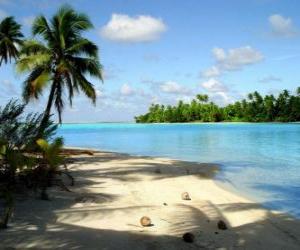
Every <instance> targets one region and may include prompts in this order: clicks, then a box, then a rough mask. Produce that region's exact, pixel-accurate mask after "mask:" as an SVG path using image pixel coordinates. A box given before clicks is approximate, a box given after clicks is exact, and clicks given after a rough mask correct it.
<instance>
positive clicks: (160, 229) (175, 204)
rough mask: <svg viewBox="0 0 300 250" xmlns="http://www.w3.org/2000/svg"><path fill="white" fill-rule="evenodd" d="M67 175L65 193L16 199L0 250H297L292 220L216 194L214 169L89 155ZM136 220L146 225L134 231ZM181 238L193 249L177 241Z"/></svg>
mask: <svg viewBox="0 0 300 250" xmlns="http://www.w3.org/2000/svg"><path fill="white" fill-rule="evenodd" d="M68 168H69V169H70V172H71V174H72V175H73V176H74V178H75V185H74V186H73V187H70V190H71V192H66V191H62V190H60V189H59V188H56V187H54V188H51V190H49V194H50V197H51V201H41V200H38V199H35V198H33V197H31V196H28V197H27V198H25V199H24V197H23V199H22V200H21V199H18V200H17V203H16V209H15V213H14V217H13V218H12V221H11V223H10V227H9V229H7V230H5V231H1V232H0V249H128V250H129V249H273V250H274V249H299V248H300V222H299V220H296V219H295V218H293V217H291V216H289V215H286V214H283V213H279V212H274V211H269V210H266V209H263V208H262V207H261V206H260V205H259V204H257V203H255V202H253V201H250V200H248V199H246V198H243V197H241V196H240V195H237V194H234V193H232V192H231V191H228V190H225V189H223V188H221V187H220V186H218V185H217V184H216V182H215V181H214V180H213V176H214V174H215V173H216V171H217V170H218V168H217V166H214V165H210V164H204V163H203V164H197V163H189V162H182V161H176V160H169V159H162V158H153V157H135V156H130V155H125V154H117V153H108V152H97V153H94V155H76V156H73V157H72V163H70V164H68ZM67 181H68V180H66V182H67ZM183 192H188V193H189V195H190V197H191V200H182V199H181V194H182V193H183ZM142 216H149V217H150V218H151V220H152V223H153V225H152V226H151V227H142V226H141V225H140V223H139V220H140V218H141V217H142ZM219 220H223V221H224V222H225V223H226V224H227V225H228V229H227V230H219V229H218V227H217V223H218V221H219ZM186 232H191V233H193V234H194V235H195V241H194V243H186V242H184V241H183V240H182V235H183V234H184V233H186Z"/></svg>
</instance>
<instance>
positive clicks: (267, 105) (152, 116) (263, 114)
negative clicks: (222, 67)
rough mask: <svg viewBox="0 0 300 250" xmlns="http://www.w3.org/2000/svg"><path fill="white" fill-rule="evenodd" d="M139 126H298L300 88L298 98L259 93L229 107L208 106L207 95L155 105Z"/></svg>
mask: <svg viewBox="0 0 300 250" xmlns="http://www.w3.org/2000/svg"><path fill="white" fill-rule="evenodd" d="M135 120H136V122H137V123H155V122H156V123H162V122H195V121H199V122H221V121H231V122H238V121H240V122H296V121H300V87H299V88H298V89H297V91H296V95H291V94H290V93H289V92H288V91H287V90H284V91H282V92H281V93H280V94H279V95H278V96H277V97H275V96H274V95H266V96H261V95H260V94H259V93H258V92H257V91H255V92H254V93H250V94H249V95H248V99H247V100H246V99H243V100H242V101H237V102H235V103H234V104H229V105H227V106H225V107H220V106H218V105H216V104H214V103H213V102H208V96H207V95H197V98H196V99H193V100H192V101H191V103H183V101H179V102H178V104H177V106H170V105H169V106H164V105H159V104H152V105H151V106H150V108H149V111H148V113H146V114H144V115H140V116H137V117H135Z"/></svg>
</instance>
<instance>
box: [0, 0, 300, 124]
mask: <svg viewBox="0 0 300 250" xmlns="http://www.w3.org/2000/svg"><path fill="white" fill-rule="evenodd" d="M63 3H70V4H71V5H72V6H73V7H74V8H75V9H76V10H78V11H81V12H84V13H86V14H88V15H89V16H90V18H91V20H92V22H93V24H94V26H95V29H94V30H92V31H90V32H88V33H86V36H87V37H88V38H89V39H91V40H93V41H94V42H95V43H96V44H97V45H99V47H100V58H101V63H102V64H103V66H104V75H105V81H104V84H102V83H101V82H97V81H95V80H93V83H94V84H95V87H96V89H97V94H98V99H97V105H96V106H93V105H91V104H90V102H89V101H88V100H87V99H86V98H85V97H84V96H81V95H79V96H77V97H76V98H75V100H74V105H73V107H72V108H70V107H68V106H67V105H66V109H65V111H64V113H63V121H64V122H98V121H132V120H133V117H134V116H135V115H138V114H141V113H144V112H145V111H146V110H147V108H148V106H149V105H150V104H151V103H152V102H158V103H163V104H174V103H176V102H177V101H178V100H179V99H183V100H186V101H189V100H191V99H192V98H193V97H194V96H195V95H196V94H198V93H206V94H208V95H209V96H210V99H211V100H213V101H215V102H216V103H218V104H220V105H225V104H227V103H231V102H233V101H235V100H238V99H241V98H243V97H245V95H246V94H247V93H248V92H252V91H255V90H258V91H260V92H261V93H263V94H269V93H274V94H277V93H278V91H279V90H282V89H288V90H290V91H294V90H295V89H296V87H298V86H300V71H299V63H298V62H299V60H300V43H299V42H300V17H299V13H298V12H299V8H300V2H299V1H297V0H252V1H250V0H249V1H241V0H226V1H219V0H206V1H205V0H202V1H199V0H188V1H179V0H178V1H177V0H164V1H161V0H148V1H142V0H127V1H125V0H119V1H117V0H110V1H102V0H89V1H83V0H73V1H59V0H52V1H51V0H39V1H38V0H36V1H35V0H0V17H2V18H3V17H4V16H7V15H14V16H15V17H16V19H17V20H18V21H19V22H20V23H21V24H22V25H23V31H24V33H25V34H26V36H28V37H29V36H31V32H30V25H31V23H32V20H33V19H34V17H35V16H36V15H38V14H44V15H46V16H48V17H50V16H51V15H52V14H53V13H54V12H55V11H56V10H57V8H58V7H59V6H60V5H62V4H63ZM23 79H24V76H20V75H17V74H16V73H15V70H14V65H13V64H11V65H7V66H2V67H1V69H0V83H1V84H0V105H2V104H4V103H5V102H6V101H7V100H8V99H9V98H10V97H20V93H21V85H22V81H23ZM47 94H48V93H47V92H45V94H44V98H42V99H41V100H39V101H35V102H33V103H32V104H30V105H29V106H28V110H29V111H42V110H43V108H44V107H45V99H46V98H47ZM66 104H67V103H66Z"/></svg>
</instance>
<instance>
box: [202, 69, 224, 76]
mask: <svg viewBox="0 0 300 250" xmlns="http://www.w3.org/2000/svg"><path fill="white" fill-rule="evenodd" d="M220 74H221V71H220V69H219V68H218V67H217V66H212V67H210V68H209V69H207V70H204V71H203V72H202V76H203V77H207V78H209V77H216V76H219V75H220Z"/></svg>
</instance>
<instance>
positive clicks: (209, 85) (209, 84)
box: [201, 78, 227, 92]
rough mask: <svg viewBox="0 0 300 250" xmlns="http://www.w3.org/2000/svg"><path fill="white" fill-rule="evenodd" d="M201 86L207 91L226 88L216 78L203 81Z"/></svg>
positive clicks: (223, 90) (224, 89)
mask: <svg viewBox="0 0 300 250" xmlns="http://www.w3.org/2000/svg"><path fill="white" fill-rule="evenodd" d="M201 86H202V87H203V88H204V89H206V90H207V91H208V92H225V91H227V88H226V86H225V85H224V84H222V83H221V82H220V81H219V80H218V79H215V78H210V79H209V80H207V81H205V82H203V83H202V84H201Z"/></svg>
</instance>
